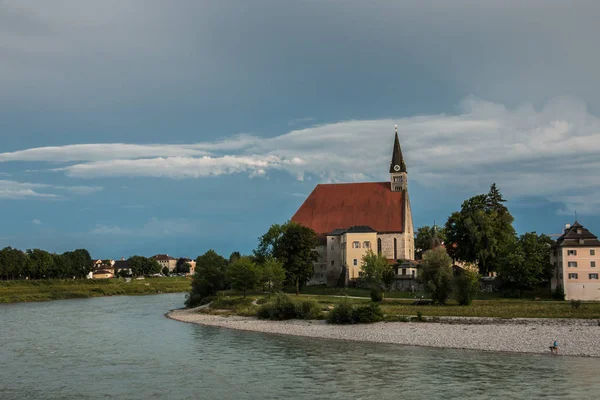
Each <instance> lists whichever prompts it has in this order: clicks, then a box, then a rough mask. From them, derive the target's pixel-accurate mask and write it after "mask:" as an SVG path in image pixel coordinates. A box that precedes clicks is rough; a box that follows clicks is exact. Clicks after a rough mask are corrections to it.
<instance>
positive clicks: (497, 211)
mask: <svg viewBox="0 0 600 400" xmlns="http://www.w3.org/2000/svg"><path fill="white" fill-rule="evenodd" d="M505 202H506V200H504V198H503V197H502V195H501V193H500V191H499V190H498V188H497V187H496V184H493V185H492V186H491V187H490V191H489V192H488V193H487V194H480V195H477V196H474V197H471V198H470V199H468V200H465V201H464V202H463V204H462V207H461V210H460V211H458V212H454V213H452V215H451V216H450V218H448V221H447V222H446V227H445V235H446V249H447V251H448V253H449V254H450V256H452V258H454V259H458V260H462V261H467V262H472V263H477V265H478V266H479V271H480V273H482V274H487V272H489V271H496V270H497V269H498V266H499V263H500V262H501V260H502V259H503V258H504V257H505V255H506V254H507V252H508V251H509V250H510V246H511V243H512V242H513V240H514V237H515V230H514V228H513V226H512V223H513V220H514V219H513V217H512V215H511V214H510V212H509V211H508V209H507V208H506V206H504V203H505Z"/></svg>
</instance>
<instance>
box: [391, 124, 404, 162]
mask: <svg viewBox="0 0 600 400" xmlns="http://www.w3.org/2000/svg"><path fill="white" fill-rule="evenodd" d="M394 165H399V166H400V171H395V170H394ZM393 172H406V163H404V157H402V149H401V148H400V140H398V125H396V135H395V137H394V151H393V152H392V163H391V164H390V174H391V173H393Z"/></svg>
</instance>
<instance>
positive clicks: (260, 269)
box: [186, 222, 319, 307]
mask: <svg viewBox="0 0 600 400" xmlns="http://www.w3.org/2000/svg"><path fill="white" fill-rule="evenodd" d="M317 244H318V242H317V236H316V234H315V232H314V231H313V230H312V229H310V228H307V227H304V226H302V225H299V224H297V223H294V222H287V223H285V224H283V225H279V224H275V225H272V226H271V227H270V228H269V230H268V231H267V232H266V233H265V234H264V235H263V236H261V237H260V238H259V243H258V246H257V248H256V249H255V250H254V251H253V254H252V255H250V256H242V255H240V253H239V252H234V253H232V254H231V256H230V257H229V259H228V260H227V259H225V258H224V257H222V256H221V255H219V254H217V253H216V252H215V251H214V250H209V251H207V252H206V253H205V254H203V255H201V256H199V257H198V258H197V259H196V273H195V274H194V278H193V280H192V290H191V292H190V294H189V296H188V299H187V302H186V304H187V306H188V307H193V306H195V305H197V304H200V303H202V302H203V300H204V299H206V298H207V297H211V296H214V295H216V294H217V291H219V290H224V289H230V288H233V289H237V290H240V291H242V292H244V296H245V295H246V292H247V291H248V290H252V289H254V288H256V287H258V286H262V289H263V290H264V291H267V292H269V293H272V292H274V291H277V290H280V289H281V288H282V287H283V286H284V285H288V286H293V287H295V288H296V294H298V293H299V291H300V288H301V287H302V286H304V285H305V284H306V282H307V281H308V280H309V279H310V278H311V277H312V275H313V272H314V266H313V262H314V261H316V260H317V259H318V257H319V254H318V253H317V251H316V250H315V248H316V247H317Z"/></svg>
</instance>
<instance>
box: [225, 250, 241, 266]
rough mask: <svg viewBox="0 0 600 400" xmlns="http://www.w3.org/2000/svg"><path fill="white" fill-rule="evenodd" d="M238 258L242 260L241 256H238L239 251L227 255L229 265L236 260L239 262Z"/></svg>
mask: <svg viewBox="0 0 600 400" xmlns="http://www.w3.org/2000/svg"><path fill="white" fill-rule="evenodd" d="M240 258H242V255H241V254H240V252H239V251H234V252H233V253H231V254H230V255H229V260H228V262H229V264H233V263H234V262H236V261H237V260H239V259H240Z"/></svg>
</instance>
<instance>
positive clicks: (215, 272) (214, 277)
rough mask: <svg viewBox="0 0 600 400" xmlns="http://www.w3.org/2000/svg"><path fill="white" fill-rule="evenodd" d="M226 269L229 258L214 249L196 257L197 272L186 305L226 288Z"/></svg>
mask: <svg viewBox="0 0 600 400" xmlns="http://www.w3.org/2000/svg"><path fill="white" fill-rule="evenodd" d="M226 270H227V260H226V259H225V258H223V257H222V256H221V255H219V254H217V252H216V251H214V250H212V249H211V250H208V251H207V252H206V253H204V254H203V255H201V256H199V257H198V258H196V272H195V273H194V277H193V279H192V289H191V291H190V293H189V295H188V297H187V300H186V305H187V306H188V307H193V306H195V305H197V304H200V303H201V302H202V301H203V300H204V299H205V298H206V297H209V296H214V295H215V294H216V293H217V291H218V290H222V289H224V288H225V273H226Z"/></svg>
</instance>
